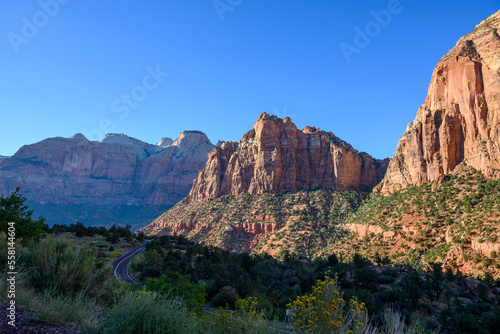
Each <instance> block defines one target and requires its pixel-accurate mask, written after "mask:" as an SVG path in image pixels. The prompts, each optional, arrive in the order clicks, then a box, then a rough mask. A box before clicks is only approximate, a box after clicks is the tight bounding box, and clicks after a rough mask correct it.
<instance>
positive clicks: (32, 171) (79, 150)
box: [0, 131, 214, 223]
mask: <svg viewBox="0 0 500 334" xmlns="http://www.w3.org/2000/svg"><path fill="white" fill-rule="evenodd" d="M160 144H161V145H151V144H147V143H144V142H142V141H140V140H137V139H134V138H130V137H128V136H125V135H123V134H109V135H107V136H106V137H105V138H104V139H102V140H101V141H100V142H91V141H89V140H87V139H86V138H85V137H84V136H83V135H81V134H77V135H75V136H72V137H71V138H61V137H57V138H50V139H46V140H43V141H41V142H39V143H36V144H33V145H27V146H23V147H22V148H21V149H19V151H18V152H17V153H16V154H15V155H14V156H12V157H11V158H9V159H2V160H0V194H5V195H8V194H10V193H11V192H13V191H14V190H15V189H16V187H20V188H21V193H22V194H23V195H24V196H26V197H27V198H28V200H30V201H34V202H36V203H38V204H56V205H62V206H64V205H74V204H75V205H86V206H97V205H100V206H103V205H104V206H120V205H124V206H134V207H137V206H145V205H153V206H154V205H161V206H165V205H170V206H171V205H173V204H175V203H177V202H178V201H179V200H181V199H182V198H183V197H185V196H186V195H187V194H188V192H189V189H190V188H191V185H192V181H193V179H194V178H195V177H196V174H197V172H198V170H200V169H201V168H203V167H204V166H205V162H206V160H207V154H208V152H210V151H211V150H212V149H213V148H214V145H212V144H211V143H210V141H209V140H208V138H207V136H206V135H205V134H203V133H202V132H199V131H185V132H182V133H181V134H179V136H178V138H177V139H176V140H175V142H174V141H172V140H170V143H169V140H168V138H164V139H162V141H161V142H160ZM79 218H80V219H81V220H82V219H83V220H85V218H88V217H79ZM150 218H154V217H150ZM145 222H146V221H144V223H145ZM49 223H51V222H50V221H49ZM70 223H71V222H70Z"/></svg>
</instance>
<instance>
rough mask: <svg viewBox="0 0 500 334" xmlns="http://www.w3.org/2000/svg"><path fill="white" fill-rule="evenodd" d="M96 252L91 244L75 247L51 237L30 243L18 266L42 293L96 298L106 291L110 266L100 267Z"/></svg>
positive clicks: (65, 241)
mask: <svg viewBox="0 0 500 334" xmlns="http://www.w3.org/2000/svg"><path fill="white" fill-rule="evenodd" d="M96 259H97V249H96V248H95V247H94V246H93V245H90V244H85V245H83V246H79V245H75V244H72V243H71V242H70V241H69V240H66V239H61V238H56V237H54V236H49V237H47V238H46V239H43V240H41V241H40V242H38V243H37V242H34V241H30V243H28V245H27V247H26V249H25V250H24V251H23V252H22V253H21V257H20V261H19V264H21V265H22V266H24V268H26V270H27V272H28V282H29V283H30V285H31V286H32V287H33V288H34V289H35V290H36V291H39V292H43V291H47V290H52V291H54V293H56V294H64V295H67V296H77V295H82V296H84V297H96V296H100V295H103V294H104V293H105V291H106V285H107V284H108V278H109V276H110V274H111V266H102V267H100V268H99V267H98V264H97V261H96Z"/></svg>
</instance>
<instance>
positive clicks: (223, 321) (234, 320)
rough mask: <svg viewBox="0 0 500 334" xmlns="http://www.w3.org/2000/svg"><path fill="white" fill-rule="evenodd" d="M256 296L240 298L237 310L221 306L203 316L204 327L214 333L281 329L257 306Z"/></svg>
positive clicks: (259, 333)
mask: <svg viewBox="0 0 500 334" xmlns="http://www.w3.org/2000/svg"><path fill="white" fill-rule="evenodd" d="M257 305H258V301H257V298H255V297H248V298H245V299H239V300H237V301H236V302H235V306H236V311H230V310H226V309H222V308H219V309H218V310H216V311H215V312H213V313H210V314H209V315H204V316H201V317H200V318H199V319H200V323H201V325H202V328H203V329H204V330H206V331H207V332H210V333H213V334H230V333H235V334H236V333H238V334H240V333H246V334H268V333H269V334H274V333H279V329H277V328H274V327H273V326H270V325H269V324H268V322H267V321H266V319H265V318H264V313H263V312H262V311H260V310H259V309H258V308H257Z"/></svg>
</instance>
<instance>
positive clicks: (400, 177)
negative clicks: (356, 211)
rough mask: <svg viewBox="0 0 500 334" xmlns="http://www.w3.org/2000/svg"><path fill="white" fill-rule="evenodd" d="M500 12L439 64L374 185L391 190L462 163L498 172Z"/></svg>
mask: <svg viewBox="0 0 500 334" xmlns="http://www.w3.org/2000/svg"><path fill="white" fill-rule="evenodd" d="M499 29H500V11H498V12H496V13H495V14H493V15H492V16H491V17H489V18H488V19H485V20H483V21H482V22H481V23H480V24H478V25H477V26H476V28H475V29H474V30H473V31H472V32H470V33H469V34H467V35H465V36H463V37H462V38H461V39H460V40H459V41H458V42H457V44H456V45H455V47H453V48H452V49H451V50H450V51H449V52H448V53H447V54H446V55H445V56H444V57H443V58H442V59H441V60H440V61H439V63H438V64H437V65H436V68H435V69H434V72H433V74H432V78H431V83H430V85H429V91H428V94H427V98H426V99H425V102H424V103H423V104H422V106H421V107H420V108H419V109H418V111H417V115H416V117H415V120H414V121H412V122H410V123H409V124H408V126H407V128H406V132H405V134H404V135H403V137H402V138H401V139H400V141H399V143H398V147H397V150H396V154H395V156H394V157H393V158H391V161H390V164H389V167H388V170H387V175H386V176H385V178H384V180H383V181H382V183H381V184H380V185H379V186H377V188H376V189H375V190H376V191H378V192H382V193H388V192H392V191H396V190H399V189H401V188H404V187H406V186H407V185H409V184H413V185H420V184H422V183H426V182H430V181H433V180H436V179H438V178H439V177H440V176H442V175H443V174H448V173H450V172H452V171H453V170H454V168H455V167H456V166H458V165H459V164H465V165H469V166H473V167H474V168H476V169H479V170H481V171H482V172H483V173H484V174H485V175H486V176H489V177H492V176H495V175H496V176H500V175H498V170H499V169H500V99H499V96H500V72H499V69H500V36H499V35H498V32H497V31H498V30H499Z"/></svg>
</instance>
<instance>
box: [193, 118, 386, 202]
mask: <svg viewBox="0 0 500 334" xmlns="http://www.w3.org/2000/svg"><path fill="white" fill-rule="evenodd" d="M386 167H387V160H377V159H373V158H372V157H371V156H370V155H368V154H366V153H359V152H358V151H356V150H355V149H354V148H353V147H352V146H351V145H349V144H347V143H346V142H344V141H342V140H340V139H339V138H337V137H335V136H334V135H333V134H332V133H330V132H325V131H321V130H319V129H316V128H314V127H306V128H304V129H303V130H300V129H297V127H296V126H295V124H293V123H292V122H291V120H290V118H289V117H286V118H285V119H281V118H278V117H276V116H270V115H268V114H266V113H262V114H261V115H260V117H259V119H258V120H257V122H255V124H254V128H253V129H252V130H250V131H249V132H247V133H246V134H245V135H244V136H243V139H241V140H240V141H239V142H226V143H223V144H222V145H221V146H220V147H216V148H215V149H214V150H213V151H212V152H210V153H209V155H208V161H207V164H206V167H205V168H204V169H203V170H201V171H200V172H199V173H198V178H197V179H196V180H195V181H194V184H193V188H192V189H191V192H190V194H189V195H190V198H191V199H192V200H195V201H206V200H209V199H213V198H216V197H219V196H221V195H226V194H231V195H239V194H242V193H249V194H261V193H264V192H283V191H298V190H313V189H318V188H325V189H333V190H344V189H347V188H352V187H359V186H366V187H373V186H374V185H376V184H377V183H378V182H379V181H380V180H381V178H382V177H383V175H384V174H385V170H386Z"/></svg>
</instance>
